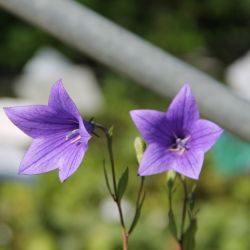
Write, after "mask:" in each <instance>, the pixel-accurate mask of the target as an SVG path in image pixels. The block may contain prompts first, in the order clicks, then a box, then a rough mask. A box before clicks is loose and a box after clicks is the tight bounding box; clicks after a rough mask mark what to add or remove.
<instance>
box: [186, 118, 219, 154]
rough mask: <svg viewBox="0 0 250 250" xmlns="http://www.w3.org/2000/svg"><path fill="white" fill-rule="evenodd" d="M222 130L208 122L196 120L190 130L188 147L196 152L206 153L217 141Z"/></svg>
mask: <svg viewBox="0 0 250 250" xmlns="http://www.w3.org/2000/svg"><path fill="white" fill-rule="evenodd" d="M222 133H223V129H222V128H220V127H219V126H218V125H216V124H215V123H213V122H210V121H208V120H203V119H201V120H198V121H196V122H195V123H194V125H193V126H192V128H191V130H190V134H191V139H190V144H189V145H190V147H191V148H192V149H196V150H202V151H203V152H206V151H208V150H209V149H210V148H211V147H212V146H213V145H214V144H215V143H216V141H217V140H218V139H219V137H220V136H221V134H222Z"/></svg>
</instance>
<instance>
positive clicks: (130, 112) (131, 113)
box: [129, 109, 139, 119]
mask: <svg viewBox="0 0 250 250" xmlns="http://www.w3.org/2000/svg"><path fill="white" fill-rule="evenodd" d="M138 111H139V110H138V109H135V110H130V111H129V114H130V116H131V118H132V119H134V117H135V116H136V115H137V114H138Z"/></svg>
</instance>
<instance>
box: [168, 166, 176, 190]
mask: <svg viewBox="0 0 250 250" xmlns="http://www.w3.org/2000/svg"><path fill="white" fill-rule="evenodd" d="M175 178H176V172H175V171H174V170H169V171H168V173H167V186H168V188H169V189H172V188H173V186H174V182H175Z"/></svg>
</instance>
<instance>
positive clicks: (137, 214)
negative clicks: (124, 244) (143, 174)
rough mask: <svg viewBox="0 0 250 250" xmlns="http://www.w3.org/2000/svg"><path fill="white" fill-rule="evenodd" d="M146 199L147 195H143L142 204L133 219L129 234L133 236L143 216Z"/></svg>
mask: <svg viewBox="0 0 250 250" xmlns="http://www.w3.org/2000/svg"><path fill="white" fill-rule="evenodd" d="M145 197H146V195H145V193H143V196H142V199H141V202H140V204H139V206H138V207H137V208H136V211H135V216H134V219H133V221H132V224H131V226H130V228H129V231H128V233H129V234H131V233H132V232H133V230H134V228H135V226H136V225H137V222H138V220H139V218H140V216H141V209H142V206H143V203H144V200H145Z"/></svg>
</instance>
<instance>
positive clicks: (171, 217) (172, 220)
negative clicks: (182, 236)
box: [168, 208, 178, 240]
mask: <svg viewBox="0 0 250 250" xmlns="http://www.w3.org/2000/svg"><path fill="white" fill-rule="evenodd" d="M168 220H169V230H170V232H171V234H172V235H173V237H174V238H175V239H176V240H178V235H177V226H176V221H175V217H174V213H173V210H172V208H170V209H169V212H168Z"/></svg>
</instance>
